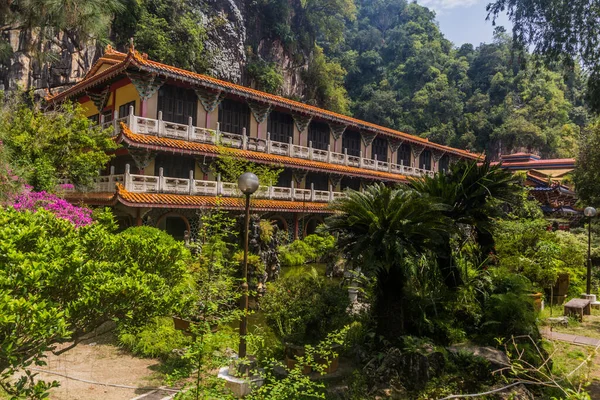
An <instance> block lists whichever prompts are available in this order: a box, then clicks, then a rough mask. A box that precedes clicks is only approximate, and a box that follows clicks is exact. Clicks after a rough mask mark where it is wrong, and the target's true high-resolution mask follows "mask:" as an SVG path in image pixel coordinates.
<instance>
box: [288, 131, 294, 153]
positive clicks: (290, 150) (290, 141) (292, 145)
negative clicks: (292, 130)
mask: <svg viewBox="0 0 600 400" xmlns="http://www.w3.org/2000/svg"><path fill="white" fill-rule="evenodd" d="M288 142H289V145H288V156H290V157H292V148H293V147H294V144H293V142H294V138H293V137H292V136H290V138H289V140H288Z"/></svg>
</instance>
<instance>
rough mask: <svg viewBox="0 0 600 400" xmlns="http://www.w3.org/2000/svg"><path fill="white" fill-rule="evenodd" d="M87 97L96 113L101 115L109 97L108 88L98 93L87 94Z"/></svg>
mask: <svg viewBox="0 0 600 400" xmlns="http://www.w3.org/2000/svg"><path fill="white" fill-rule="evenodd" d="M87 95H88V96H89V98H90V99H91V100H92V102H93V103H94V105H95V106H96V108H97V109H98V112H99V113H101V112H102V111H103V110H104V107H106V104H108V98H109V97H110V87H109V86H107V87H105V88H104V89H102V91H101V92H100V93H94V92H89V91H88V92H87Z"/></svg>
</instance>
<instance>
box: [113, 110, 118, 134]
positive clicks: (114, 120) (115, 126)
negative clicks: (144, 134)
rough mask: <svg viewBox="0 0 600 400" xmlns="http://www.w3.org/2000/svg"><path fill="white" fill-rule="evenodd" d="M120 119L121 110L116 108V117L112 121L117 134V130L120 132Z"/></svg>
mask: <svg viewBox="0 0 600 400" xmlns="http://www.w3.org/2000/svg"><path fill="white" fill-rule="evenodd" d="M118 119H119V110H115V113H114V118H113V120H112V122H113V130H114V132H115V135H116V134H117V132H119V131H118V130H117V128H118V127H119V125H118V122H117V120H118Z"/></svg>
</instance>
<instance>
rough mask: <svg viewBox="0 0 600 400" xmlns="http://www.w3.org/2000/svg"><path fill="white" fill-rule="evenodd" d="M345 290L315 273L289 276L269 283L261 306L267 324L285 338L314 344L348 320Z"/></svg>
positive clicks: (288, 340) (284, 339)
mask: <svg viewBox="0 0 600 400" xmlns="http://www.w3.org/2000/svg"><path fill="white" fill-rule="evenodd" d="M348 305H349V300H348V293H347V292H346V290H344V289H343V288H341V287H340V286H339V285H338V284H336V283H333V282H331V281H329V280H327V279H325V278H324V277H321V276H318V275H317V273H316V271H315V270H314V269H313V272H312V274H307V275H303V276H290V277H284V278H281V279H279V280H278V281H276V282H273V283H271V284H269V285H268V286H267V294H266V295H265V296H264V298H263V299H262V300H261V303H260V307H261V309H262V311H263V312H264V315H265V320H266V323H267V325H269V327H270V328H271V329H273V331H274V332H275V334H276V335H277V336H278V337H279V338H280V339H281V340H282V341H284V342H290V343H293V344H298V345H301V344H314V343H317V342H319V341H320V340H322V339H324V338H325V337H326V336H327V334H328V333H329V332H331V331H333V330H336V329H341V328H342V327H343V326H344V325H345V324H346V323H347V322H348V320H349V317H348V315H347V313H346V309H347V308H348Z"/></svg>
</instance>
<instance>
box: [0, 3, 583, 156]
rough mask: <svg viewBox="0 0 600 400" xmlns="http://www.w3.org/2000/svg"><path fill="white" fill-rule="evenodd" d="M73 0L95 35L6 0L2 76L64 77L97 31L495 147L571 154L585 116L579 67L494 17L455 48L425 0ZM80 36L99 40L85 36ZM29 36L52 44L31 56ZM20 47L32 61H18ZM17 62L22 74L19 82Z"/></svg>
mask: <svg viewBox="0 0 600 400" xmlns="http://www.w3.org/2000/svg"><path fill="white" fill-rule="evenodd" d="M44 1H47V2H48V1H49V0H43V1H42V2H44ZM78 1H79V2H81V1H83V0H78ZM78 1H75V3H78ZM83 3H85V4H86V6H87V7H90V11H89V13H90V14H94V13H96V14H100V15H102V16H104V17H107V16H108V17H110V18H104V19H102V18H101V19H99V20H98V21H106V26H105V30H104V33H103V34H102V29H101V28H99V27H95V28H94V29H93V30H90V29H89V27H87V28H88V29H87V30H86V29H85V28H86V26H83V27H80V26H77V19H74V22H73V21H71V22H70V23H66V21H65V20H67V21H68V20H69V18H68V12H69V11H68V10H67V11H66V13H67V16H66V17H65V16H62V17H60V18H59V17H57V16H53V15H49V14H43V13H42V14H40V15H38V14H36V13H35V12H32V11H31V10H27V9H24V8H23V7H24V6H23V5H24V4H27V2H17V3H16V4H17V6H14V5H13V6H12V8H10V7H9V10H10V11H11V12H7V13H5V16H4V17H1V16H0V20H3V21H1V22H3V25H4V26H5V27H6V26H8V25H10V24H12V26H13V27H20V26H21V28H20V29H18V30H12V31H11V30H6V29H5V30H4V31H1V32H0V34H1V35H2V36H0V37H2V38H4V39H6V41H5V44H4V46H2V45H0V63H1V64H2V65H3V66H0V84H2V83H4V86H5V87H6V88H13V87H15V86H16V83H15V82H24V83H21V85H22V86H26V87H28V88H33V89H39V88H51V89H52V88H55V87H57V86H61V85H69V84H72V83H73V82H74V81H77V79H80V77H81V76H82V73H83V72H84V71H85V69H86V68H89V64H90V62H91V60H92V59H93V58H96V57H98V56H99V54H100V52H101V49H102V48H103V45H104V44H105V43H107V42H112V43H113V44H114V45H115V46H116V47H117V48H118V49H121V50H125V49H126V48H127V46H128V45H129V40H130V38H133V39H134V43H135V46H136V49H137V50H139V51H142V52H146V53H148V54H149V56H150V58H152V59H155V60H159V61H163V62H166V63H169V64H173V65H176V66H179V67H182V68H186V69H190V70H194V71H198V72H203V73H207V74H210V75H213V76H216V77H219V78H221V79H226V80H230V81H233V82H237V83H242V84H245V85H250V86H253V87H256V88H258V89H261V90H265V91H268V92H272V93H276V94H280V95H283V96H286V97H290V98H295V99H298V100H301V101H305V102H308V103H311V104H315V105H319V106H321V107H325V108H328V109H331V110H334V111H337V112H340V113H344V114H349V115H353V116H355V117H358V118H361V119H365V120H368V121H372V122H375V123H378V124H382V125H386V126H390V127H393V128H396V129H399V130H402V131H405V132H408V133H413V134H417V135H421V136H424V137H428V138H429V139H430V140H432V141H435V142H439V143H444V144H448V145H452V146H457V147H462V148H467V149H470V150H475V151H482V150H485V151H486V152H487V153H488V154H489V155H490V156H491V157H492V158H496V157H497V156H498V155H499V154H501V153H508V152H511V151H517V150H525V151H533V152H537V153H540V154H541V155H543V156H546V157H554V156H559V157H563V156H573V155H574V154H575V152H576V142H577V140H576V138H577V135H578V133H579V130H580V128H581V127H582V126H584V125H585V124H586V123H587V120H588V113H587V111H586V107H585V104H584V100H583V99H584V88H585V78H584V76H582V74H581V72H580V71H579V70H577V69H576V70H572V71H569V72H568V73H565V72H564V70H561V69H559V68H556V69H555V70H548V69H547V68H544V67H538V66H537V63H536V60H535V59H533V58H532V57H531V56H529V55H527V54H526V55H525V56H522V55H521V56H519V57H518V58H516V57H513V55H512V53H511V46H512V43H511V40H510V37H509V36H508V35H507V34H505V33H504V31H503V30H502V29H498V30H497V31H496V35H495V40H494V42H493V43H488V44H480V45H470V44H467V45H463V46H461V47H460V48H457V47H455V46H454V45H453V44H452V43H451V42H449V41H448V40H447V39H445V38H444V35H443V33H442V32H440V30H439V27H438V26H437V23H436V20H435V14H434V12H432V11H430V10H429V9H427V8H426V7H422V6H420V5H417V4H415V3H408V1H406V0H376V1H373V0H189V1H183V0H111V1H110V2H109V4H110V5H111V6H110V7H106V8H102V7H96V8H91V6H90V4H96V5H98V4H100V2H98V1H97V0H94V1H92V2H83ZM19 7H20V8H19ZM73 10H74V12H77V11H78V10H79V9H78V8H77V7H73ZM87 20H88V18H83V19H82V21H83V22H85V21H87ZM36 24H37V25H44V26H46V27H48V28H49V34H48V38H51V37H52V35H54V36H55V39H54V40H52V41H51V44H50V45H47V44H46V45H45V44H44V43H43V41H42V40H38V42H39V43H36V40H35V39H36V38H38V39H39V36H36V35H30V39H31V40H30V42H31V43H34V44H35V45H33V46H25V47H23V46H22V42H23V41H24V38H25V39H26V38H27V35H24V34H23V32H27V30H26V29H27V27H30V26H36ZM15 32H18V33H19V38H20V41H16V40H15ZM69 33H71V34H70V35H69ZM86 34H88V37H89V38H90V40H88V41H87V42H86V41H85V40H83V39H82V37H85V36H86ZM56 38H58V39H60V40H57V39H56ZM25 41H26V40H25ZM90 42H91V43H96V46H90V45H89V44H87V45H86V44H84V43H90ZM6 43H8V44H9V45H8V46H7V45H6ZM0 44H1V42H0ZM11 45H12V48H11ZM91 48H93V49H94V50H95V51H92V50H91ZM36 49H37V53H38V54H42V53H43V54H46V55H47V54H48V51H47V50H48V49H51V50H53V51H54V52H56V53H57V54H59V55H60V57H58V59H56V60H48V59H46V60H41V59H40V58H39V57H36V55H35V54H36ZM65 54H67V58H65ZM24 55H28V56H30V58H31V60H33V61H30V62H29V63H27V62H25V61H23V59H24V58H26V57H25V56H24ZM69 57H70V58H69ZM74 58H76V62H75V61H73V60H74ZM73 65H79V66H80V68H79V70H77V71H74V70H73ZM53 66H54V68H53ZM24 70H25V71H26V73H24V72H23V71H24ZM19 74H21V75H23V74H25V75H27V74H28V75H29V79H28V80H27V79H21V81H19V79H18V78H19V76H20V75H19ZM26 78H27V77H26Z"/></svg>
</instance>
